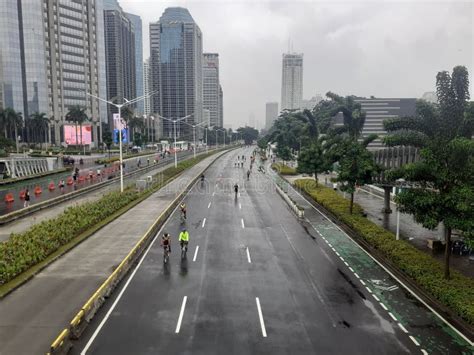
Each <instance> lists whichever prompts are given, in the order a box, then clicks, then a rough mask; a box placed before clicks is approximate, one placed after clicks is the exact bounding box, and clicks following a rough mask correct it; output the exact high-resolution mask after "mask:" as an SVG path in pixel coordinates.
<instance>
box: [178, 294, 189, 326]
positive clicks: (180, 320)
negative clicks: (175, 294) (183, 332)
mask: <svg viewBox="0 0 474 355" xmlns="http://www.w3.org/2000/svg"><path fill="white" fill-rule="evenodd" d="M187 300H188V296H184V297H183V303H182V304H181V311H180V312H179V318H178V324H176V331H175V332H176V333H179V329H180V328H181V322H182V321H183V315H184V308H185V307H186V301H187Z"/></svg>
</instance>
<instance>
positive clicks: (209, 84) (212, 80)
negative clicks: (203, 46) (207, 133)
mask: <svg viewBox="0 0 474 355" xmlns="http://www.w3.org/2000/svg"><path fill="white" fill-rule="evenodd" d="M202 82H203V108H204V109H207V110H209V112H210V115H211V127H212V126H218V127H222V125H221V122H220V120H219V87H220V85H219V54H217V53H204V54H203V61H202Z"/></svg>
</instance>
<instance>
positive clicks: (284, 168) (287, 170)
mask: <svg viewBox="0 0 474 355" xmlns="http://www.w3.org/2000/svg"><path fill="white" fill-rule="evenodd" d="M272 169H273V170H275V171H277V172H279V173H280V174H281V175H298V173H297V172H296V169H294V168H291V167H289V166H288V165H285V164H282V163H273V164H272Z"/></svg>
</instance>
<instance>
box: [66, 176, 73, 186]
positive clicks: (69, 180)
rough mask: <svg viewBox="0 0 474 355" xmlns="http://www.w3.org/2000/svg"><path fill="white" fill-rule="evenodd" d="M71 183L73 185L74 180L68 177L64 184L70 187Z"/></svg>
mask: <svg viewBox="0 0 474 355" xmlns="http://www.w3.org/2000/svg"><path fill="white" fill-rule="evenodd" d="M73 183H74V180H73V178H72V176H68V177H67V180H66V184H68V185H72V184H73Z"/></svg>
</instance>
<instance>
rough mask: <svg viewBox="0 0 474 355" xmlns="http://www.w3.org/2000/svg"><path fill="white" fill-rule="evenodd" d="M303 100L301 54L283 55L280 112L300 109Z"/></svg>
mask: <svg viewBox="0 0 474 355" xmlns="http://www.w3.org/2000/svg"><path fill="white" fill-rule="evenodd" d="M302 100H303V54H290V53H286V54H283V61H282V81H281V110H282V111H283V110H286V109H289V110H294V109H296V110H298V109H301V104H302Z"/></svg>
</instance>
